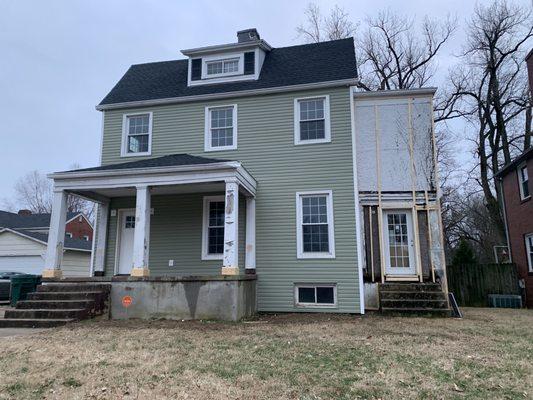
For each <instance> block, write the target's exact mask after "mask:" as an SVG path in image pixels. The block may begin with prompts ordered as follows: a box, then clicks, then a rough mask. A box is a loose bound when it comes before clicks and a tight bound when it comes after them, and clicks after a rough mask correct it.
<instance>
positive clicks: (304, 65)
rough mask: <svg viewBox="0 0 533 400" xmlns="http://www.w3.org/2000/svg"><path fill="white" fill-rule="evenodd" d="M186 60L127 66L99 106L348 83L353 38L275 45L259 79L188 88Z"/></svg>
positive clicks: (352, 66) (352, 65) (352, 75)
mask: <svg viewBox="0 0 533 400" xmlns="http://www.w3.org/2000/svg"><path fill="white" fill-rule="evenodd" d="M187 72H188V60H186V59H184V60H174V61H164V62H155V63H148V64H137V65H132V66H131V67H130V68H129V69H128V71H127V72H126V74H125V75H124V76H123V77H122V79H120V81H119V82H118V83H117V84H116V85H115V87H114V88H113V89H112V90H111V92H109V94H108V95H107V96H106V97H105V98H104V99H103V100H102V101H101V102H100V105H105V104H114V103H125V102H130V101H144V100H156V99H166V98H175V97H187V96H197V95H203V94H215V93H225V92H236V91H242V90H252V89H266V88H274V87H279V86H291V85H300V84H308V83H318V82H328V81H336V80H344V79H353V78H355V77H356V76H357V69H356V64H355V51H354V42H353V38H348V39H341V40H334V41H330V42H321V43H313V44H306V45H300V46H290V47H280V48H275V49H272V50H271V51H270V52H268V53H267V54H266V57H265V61H264V63H263V67H262V69H261V75H260V77H259V79H258V80H252V81H241V82H230V83H218V84H212V85H198V86H192V87H188V86H187Z"/></svg>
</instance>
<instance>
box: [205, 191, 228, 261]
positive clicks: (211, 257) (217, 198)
mask: <svg viewBox="0 0 533 400" xmlns="http://www.w3.org/2000/svg"><path fill="white" fill-rule="evenodd" d="M215 201H220V202H223V201H224V196H223V195H220V196H204V200H203V202H204V206H203V216H202V260H204V261H207V260H222V259H223V258H224V253H223V252H222V253H220V254H209V253H208V252H207V250H208V246H207V243H208V241H209V240H208V239H209V236H208V234H209V231H208V229H207V228H208V227H209V203H211V202H215Z"/></svg>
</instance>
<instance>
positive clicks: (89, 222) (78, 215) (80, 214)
mask: <svg viewBox="0 0 533 400" xmlns="http://www.w3.org/2000/svg"><path fill="white" fill-rule="evenodd" d="M80 216H81V217H83V219H84V220H85V221H86V222H87V223H88V224H89V226H90V227H91V229H93V230H94V226H93V224H91V221H89V219H88V218H87V217H86V216H85V214H84V213H82V212H79V213H77V214H76V215H75V216H74V217H72V218H71V219H69V220H67V222H65V224H68V223H69V222H71V221H72V220H74V219H76V218H78V217H80Z"/></svg>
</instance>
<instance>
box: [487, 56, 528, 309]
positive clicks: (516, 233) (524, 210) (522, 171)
mask: <svg viewBox="0 0 533 400" xmlns="http://www.w3.org/2000/svg"><path fill="white" fill-rule="evenodd" d="M526 63H527V69H528V77H529V88H530V90H531V95H532V96H533V50H531V51H530V52H529V54H528V55H527V57H526ZM530 176H533V147H529V149H526V150H525V151H524V152H523V153H522V154H521V155H520V156H518V157H517V158H515V159H514V160H513V161H512V162H511V163H509V164H507V165H506V166H504V167H503V168H502V169H501V170H500V171H498V173H497V174H496V177H497V178H498V180H499V182H500V185H501V188H502V189H503V205H502V206H503V207H502V208H503V213H504V219H505V229H506V234H507V238H508V241H509V250H510V252H511V260H512V261H513V262H514V263H515V264H516V265H517V267H518V274H519V275H520V278H521V279H523V280H524V284H525V289H526V305H527V307H529V308H533V200H531V196H532V194H533V184H532V183H531V180H530V179H529V177H530Z"/></svg>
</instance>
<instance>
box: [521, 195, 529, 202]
mask: <svg viewBox="0 0 533 400" xmlns="http://www.w3.org/2000/svg"><path fill="white" fill-rule="evenodd" d="M529 200H531V196H527V197H524V198H521V197H520V204H523V203H527V202H528V201H529Z"/></svg>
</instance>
